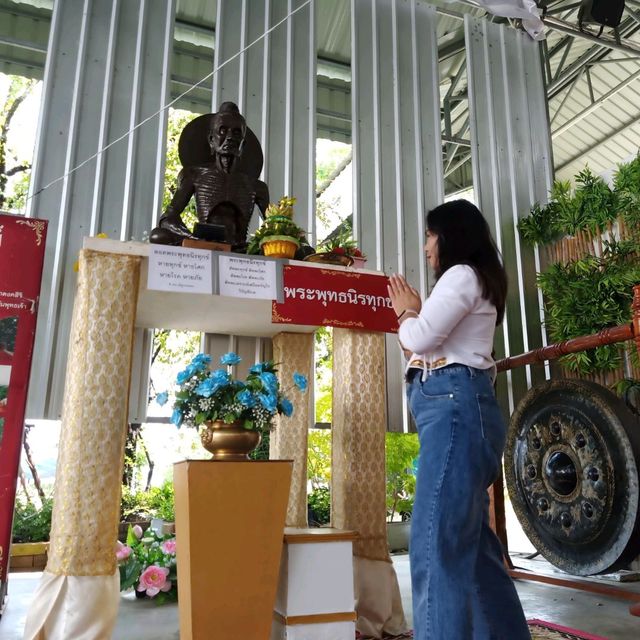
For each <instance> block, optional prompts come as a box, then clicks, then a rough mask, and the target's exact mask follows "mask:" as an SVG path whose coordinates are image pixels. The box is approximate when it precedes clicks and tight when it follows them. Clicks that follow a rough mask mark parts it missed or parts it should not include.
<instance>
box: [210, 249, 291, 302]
mask: <svg viewBox="0 0 640 640" xmlns="http://www.w3.org/2000/svg"><path fill="white" fill-rule="evenodd" d="M278 272H279V265H278V263H277V262H275V261H274V260H265V259H263V258H259V259H254V258H240V257H236V256H225V255H220V257H219V258H218V273H219V277H220V295H221V296H232V297H235V298H254V299H259V300H276V299H277V298H278V290H279V289H280V290H281V287H280V288H279V287H278V280H279V278H278Z"/></svg>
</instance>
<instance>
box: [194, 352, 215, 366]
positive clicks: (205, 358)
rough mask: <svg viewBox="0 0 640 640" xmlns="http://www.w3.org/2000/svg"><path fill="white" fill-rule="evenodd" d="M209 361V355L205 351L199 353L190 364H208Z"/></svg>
mask: <svg viewBox="0 0 640 640" xmlns="http://www.w3.org/2000/svg"><path fill="white" fill-rule="evenodd" d="M210 362H211V356H210V355H209V354H207V353H199V354H198V355H197V356H196V357H195V358H194V359H193V360H192V361H191V364H195V365H196V366H200V365H203V364H209V363H210Z"/></svg>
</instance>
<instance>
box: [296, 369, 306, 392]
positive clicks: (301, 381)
mask: <svg viewBox="0 0 640 640" xmlns="http://www.w3.org/2000/svg"><path fill="white" fill-rule="evenodd" d="M293 382H294V384H295V385H296V387H298V389H300V391H306V390H307V377H306V376H303V375H302V374H301V373H297V372H296V373H294V374H293Z"/></svg>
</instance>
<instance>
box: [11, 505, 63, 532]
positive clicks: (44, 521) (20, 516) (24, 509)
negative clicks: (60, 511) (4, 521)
mask: <svg viewBox="0 0 640 640" xmlns="http://www.w3.org/2000/svg"><path fill="white" fill-rule="evenodd" d="M52 509H53V500H52V499H51V498H45V499H44V500H43V501H42V505H41V506H40V507H38V506H37V505H36V504H34V503H32V502H25V501H23V500H16V505H15V513H14V517H13V534H12V540H13V542H47V541H48V540H49V531H50V530H51V511H52Z"/></svg>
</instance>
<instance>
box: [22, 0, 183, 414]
mask: <svg viewBox="0 0 640 640" xmlns="http://www.w3.org/2000/svg"><path fill="white" fill-rule="evenodd" d="M174 10H175V2H174V0H169V1H167V2H164V3H162V10H158V5H157V4H156V3H153V2H151V0H137V1H134V2H132V1H123V0H114V1H113V2H112V1H111V0H109V1H107V0H94V1H92V0H74V1H70V0H60V1H59V2H56V3H55V7H54V12H53V17H52V24H51V35H50V42H49V53H48V56H47V64H46V68H45V76H44V91H43V105H42V109H41V115H40V120H39V125H38V135H37V147H36V151H35V159H34V172H33V177H32V181H31V193H32V194H34V195H33V199H32V200H31V201H30V203H29V209H28V215H29V216H42V217H44V218H48V219H49V237H48V241H47V250H46V258H45V272H44V279H43V285H42V295H41V302H40V315H39V319H38V332H37V337H36V350H35V356H34V363H33V371H32V376H31V383H30V393H29V404H28V409H27V415H28V417H30V418H41V417H47V418H56V417H58V416H59V414H60V411H61V400H62V390H63V386H64V373H65V367H66V359H67V349H68V340H69V328H70V319H71V309H72V304H73V298H74V293H75V282H76V278H75V274H74V272H73V263H74V261H75V260H76V258H77V254H78V250H79V248H80V247H81V244H82V238H83V237H84V236H89V235H95V234H97V233H99V232H105V233H107V234H108V235H109V237H111V238H119V239H122V240H128V239H130V238H131V237H132V236H134V237H136V238H138V239H141V238H142V234H143V232H144V231H146V230H148V229H150V228H151V227H152V226H153V224H154V222H155V220H156V218H157V212H158V211H159V208H160V202H161V195H162V186H163V185H162V178H163V173H164V156H165V130H166V113H163V114H162V115H160V116H156V117H154V118H152V119H151V120H149V122H147V123H146V124H145V125H144V126H143V127H140V128H139V129H137V130H136V131H135V132H134V133H133V134H132V135H130V136H127V137H125V138H124V139H123V140H122V141H120V142H118V143H117V144H115V145H114V146H112V147H111V148H110V149H109V150H108V151H106V152H105V153H103V154H102V155H100V156H98V157H97V158H95V159H93V160H91V161H90V162H87V163H86V164H85V165H84V166H83V167H82V168H80V169H79V170H77V171H75V172H74V173H73V174H71V175H69V176H67V177H65V178H64V179H62V180H60V181H57V182H55V184H52V185H51V186H48V185H49V183H50V182H51V181H53V180H56V179H57V178H59V177H60V176H64V175H65V174H66V173H68V172H69V171H70V170H71V169H72V168H74V167H76V166H78V165H79V164H81V163H82V162H84V161H85V160H86V159H87V158H90V157H91V156H92V155H93V154H95V153H96V151H97V150H98V149H100V148H102V147H104V146H105V145H106V144H107V143H109V142H111V141H113V140H115V139H117V138H118V137H120V136H122V135H123V134H125V133H126V132H127V131H128V130H129V129H131V127H132V126H133V125H134V124H135V123H137V122H140V121H142V120H143V119H145V118H147V117H149V116H151V115H152V114H154V113H155V112H156V111H157V110H158V109H160V108H161V107H162V105H164V104H165V103H166V102H167V86H168V78H169V68H168V67H169V55H170V52H171V47H172V40H173V16H174ZM42 189H45V190H44V191H41V190H42ZM87 375H90V372H87Z"/></svg>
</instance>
